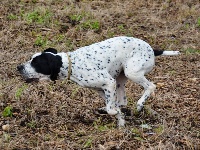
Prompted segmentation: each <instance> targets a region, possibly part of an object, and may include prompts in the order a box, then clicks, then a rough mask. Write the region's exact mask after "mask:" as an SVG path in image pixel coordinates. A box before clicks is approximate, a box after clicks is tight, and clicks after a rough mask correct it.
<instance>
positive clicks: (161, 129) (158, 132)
mask: <svg viewBox="0 0 200 150" xmlns="http://www.w3.org/2000/svg"><path fill="white" fill-rule="evenodd" d="M153 130H154V132H156V133H157V134H161V133H163V131H164V126H163V125H160V126H159V127H157V128H154V129H153Z"/></svg>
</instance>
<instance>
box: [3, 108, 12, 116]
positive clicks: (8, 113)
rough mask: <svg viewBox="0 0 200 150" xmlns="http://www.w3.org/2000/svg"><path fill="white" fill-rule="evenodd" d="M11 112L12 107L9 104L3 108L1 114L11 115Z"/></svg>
mask: <svg viewBox="0 0 200 150" xmlns="http://www.w3.org/2000/svg"><path fill="white" fill-rule="evenodd" d="M12 115H13V112H12V107H11V106H7V107H6V108H4V110H3V113H2V116H3V117H12Z"/></svg>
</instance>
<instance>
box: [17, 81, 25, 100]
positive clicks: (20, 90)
mask: <svg viewBox="0 0 200 150" xmlns="http://www.w3.org/2000/svg"><path fill="white" fill-rule="evenodd" d="M26 88H27V85H25V84H24V85H23V86H21V87H20V88H18V89H17V91H16V92H15V98H16V99H19V98H20V97H21V96H22V94H23V92H24V90H25V89H26Z"/></svg>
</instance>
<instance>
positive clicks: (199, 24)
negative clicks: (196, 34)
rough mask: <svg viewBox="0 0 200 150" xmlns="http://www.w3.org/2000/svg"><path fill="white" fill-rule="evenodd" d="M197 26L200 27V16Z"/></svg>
mask: <svg viewBox="0 0 200 150" xmlns="http://www.w3.org/2000/svg"><path fill="white" fill-rule="evenodd" d="M197 26H198V27H200V17H199V18H198V19H197Z"/></svg>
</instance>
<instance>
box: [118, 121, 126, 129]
mask: <svg viewBox="0 0 200 150" xmlns="http://www.w3.org/2000/svg"><path fill="white" fill-rule="evenodd" d="M124 126H125V120H124V119H119V120H118V127H119V128H123V127H124Z"/></svg>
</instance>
